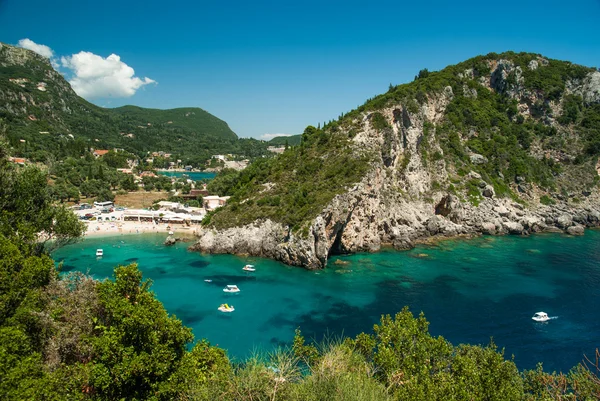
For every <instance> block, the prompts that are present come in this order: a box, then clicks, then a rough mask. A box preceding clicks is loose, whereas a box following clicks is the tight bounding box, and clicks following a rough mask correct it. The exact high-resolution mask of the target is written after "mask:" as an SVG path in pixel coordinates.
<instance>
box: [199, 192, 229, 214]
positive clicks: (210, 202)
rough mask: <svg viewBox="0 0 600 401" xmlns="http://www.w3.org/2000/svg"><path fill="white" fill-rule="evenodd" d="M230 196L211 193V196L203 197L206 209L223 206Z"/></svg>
mask: <svg viewBox="0 0 600 401" xmlns="http://www.w3.org/2000/svg"><path fill="white" fill-rule="evenodd" d="M229 198H230V196H217V195H210V196H205V197H204V198H203V201H204V208H205V209H206V210H215V209H217V208H219V207H221V206H224V205H225V204H226V203H227V201H228V200H229Z"/></svg>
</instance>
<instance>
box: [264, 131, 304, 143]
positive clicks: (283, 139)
mask: <svg viewBox="0 0 600 401" xmlns="http://www.w3.org/2000/svg"><path fill="white" fill-rule="evenodd" d="M301 139H302V135H300V134H298V135H291V136H276V137H275V138H273V139H271V140H270V141H269V145H271V146H282V145H285V144H288V145H289V146H296V145H300V141H301Z"/></svg>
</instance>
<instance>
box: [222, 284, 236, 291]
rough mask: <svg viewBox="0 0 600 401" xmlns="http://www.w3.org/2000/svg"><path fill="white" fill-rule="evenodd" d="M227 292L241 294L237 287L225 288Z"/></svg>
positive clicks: (229, 286)
mask: <svg viewBox="0 0 600 401" xmlns="http://www.w3.org/2000/svg"><path fill="white" fill-rule="evenodd" d="M223 291H225V292H240V289H239V288H238V286H237V285H228V286H227V287H226V288H223Z"/></svg>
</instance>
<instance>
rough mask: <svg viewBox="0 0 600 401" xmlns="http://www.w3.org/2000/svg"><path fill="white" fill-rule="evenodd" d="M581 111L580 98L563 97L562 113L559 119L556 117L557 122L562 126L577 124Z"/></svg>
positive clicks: (581, 102)
mask: <svg viewBox="0 0 600 401" xmlns="http://www.w3.org/2000/svg"><path fill="white" fill-rule="evenodd" d="M582 109H583V99H581V96H576V95H568V96H565V98H564V100H563V111H562V114H561V115H560V117H558V122H559V123H561V124H563V125H567V124H573V123H575V122H577V120H578V118H579V115H580V114H581V110H582Z"/></svg>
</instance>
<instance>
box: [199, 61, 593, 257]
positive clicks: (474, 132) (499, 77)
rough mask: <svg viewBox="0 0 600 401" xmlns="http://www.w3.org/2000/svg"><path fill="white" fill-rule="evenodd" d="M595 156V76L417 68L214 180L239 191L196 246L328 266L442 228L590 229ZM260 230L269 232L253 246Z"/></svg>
mask: <svg viewBox="0 0 600 401" xmlns="http://www.w3.org/2000/svg"><path fill="white" fill-rule="evenodd" d="M599 155H600V72H599V71H597V70H596V69H595V68H590V67H585V66H581V65H576V64H573V63H570V62H567V61H560V60H552V59H548V58H546V57H543V56H541V55H539V54H531V53H513V52H506V53H503V54H496V53H491V54H488V55H485V56H479V57H475V58H472V59H469V60H467V61H464V62H462V63H459V64H457V65H452V66H448V67H446V68H444V69H443V70H441V71H437V72H429V71H427V70H422V71H420V72H419V73H418V74H417V76H416V77H415V79H414V80H413V81H412V82H410V83H407V84H403V85H398V86H391V85H390V87H389V89H388V91H387V92H386V93H384V94H382V95H379V96H376V97H375V98H373V99H369V100H368V101H367V102H366V103H365V104H364V105H362V106H360V107H358V108H357V109H356V110H352V111H350V112H348V113H347V114H342V116H341V117H340V118H339V119H338V120H335V121H331V122H329V123H328V124H326V125H325V126H324V127H322V128H320V127H317V128H316V127H308V128H306V130H305V131H304V133H303V135H302V141H301V143H300V145H299V146H295V147H293V148H290V149H288V150H287V151H286V152H284V153H283V154H282V155H280V156H279V157H277V158H276V159H273V160H265V161H263V162H261V163H255V164H254V165H253V166H250V168H249V169H246V170H245V171H243V172H241V173H238V179H237V180H236V179H234V177H231V176H227V177H223V179H221V178H219V177H217V179H216V180H215V181H214V182H213V183H211V185H212V187H213V188H216V189H219V193H227V194H229V195H231V196H232V197H231V199H230V200H229V202H228V205H227V206H226V207H224V208H221V209H219V210H218V211H216V213H215V214H214V215H213V216H211V218H210V221H209V220H208V219H207V221H206V222H207V223H209V226H210V227H211V228H214V229H216V231H213V232H209V234H207V236H205V237H202V238H201V241H200V242H199V243H198V249H200V250H203V251H208V252H232V253H250V254H256V255H262V256H268V257H273V258H275V259H279V260H282V261H284V262H286V263H290V264H295V265H302V266H310V267H323V266H324V265H325V263H326V261H327V258H328V255H330V254H335V253H339V252H357V251H373V250H377V249H379V247H380V246H381V244H386V243H387V244H393V245H394V246H395V247H397V248H399V249H405V248H407V247H410V246H411V244H412V243H413V242H414V241H416V240H421V239H423V238H424V237H428V236H434V235H444V236H452V235H458V234H465V235H472V234H477V233H481V232H486V233H509V232H510V233H515V234H517V233H518V234H523V233H525V234H526V233H530V232H534V231H544V230H554V229H560V230H564V231H566V230H570V231H571V232H582V230H583V227H584V226H594V225H597V224H598V221H599V219H598V217H597V216H596V211H597V209H598V206H599V205H600V202H598V182H599V181H600V177H599V175H598V172H597V169H599V170H600V165H598V164H597V162H598V156H599ZM552 205H556V206H555V207H548V206H552ZM598 210H600V209H598ZM590 213H591V214H590ZM598 213H599V216H600V211H599V212H598ZM561 214H565V215H569V216H570V217H565V216H562V219H560V217H561ZM592 215H593V216H592ZM257 224H258V225H262V228H261V229H260V231H259V232H260V233H261V235H262V236H263V238H261V239H256V240H255V241H253V242H248V241H246V242H244V241H245V238H247V237H248V235H253V234H250V233H251V230H250V228H251V227H252V226H253V225H254V226H256V225H257ZM244 227H246V228H245V229H244ZM226 229H231V230H229V231H226ZM232 230H233V231H235V230H237V231H235V233H237V234H234V232H233V231H232ZM245 230H246V231H245ZM236 235H239V237H238V238H237V239H236V241H229V242H227V238H236V237H235V236H236ZM267 237H268V238H267ZM248 238H250V237H248ZM259 240H260V241H259ZM261 241H262V242H261ZM264 244H272V246H269V247H266V246H265V245H264Z"/></svg>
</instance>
